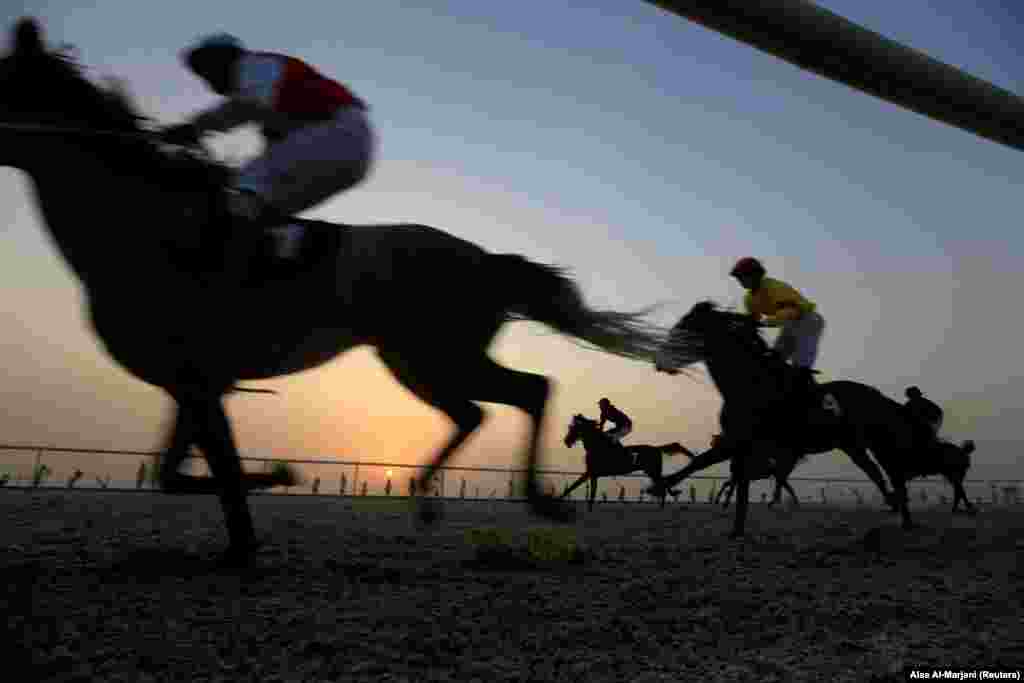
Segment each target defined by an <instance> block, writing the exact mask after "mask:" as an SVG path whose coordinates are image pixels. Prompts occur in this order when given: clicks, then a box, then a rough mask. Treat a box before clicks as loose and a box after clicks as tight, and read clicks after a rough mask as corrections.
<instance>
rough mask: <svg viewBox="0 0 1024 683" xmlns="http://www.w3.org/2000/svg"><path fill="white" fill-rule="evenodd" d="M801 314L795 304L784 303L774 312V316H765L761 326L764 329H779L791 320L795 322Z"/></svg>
mask: <svg viewBox="0 0 1024 683" xmlns="http://www.w3.org/2000/svg"><path fill="white" fill-rule="evenodd" d="M801 315H803V313H802V312H801V310H800V307H799V306H797V305H796V304H795V303H786V304H783V305H782V306H780V307H779V309H778V310H777V311H775V315H766V316H765V317H764V319H763V320H762V321H761V324H762V325H764V326H766V327H781V326H782V325H785V324H786V323H787V322H789V321H791V320H797V319H798V318H799V317H800V316H801Z"/></svg>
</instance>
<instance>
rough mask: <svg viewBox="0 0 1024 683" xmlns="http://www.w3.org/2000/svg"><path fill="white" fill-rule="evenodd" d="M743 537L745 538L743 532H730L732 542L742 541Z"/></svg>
mask: <svg viewBox="0 0 1024 683" xmlns="http://www.w3.org/2000/svg"><path fill="white" fill-rule="evenodd" d="M743 536H744V534H743V532H742V531H730V532H729V540H730V541H738V540H741V539H742V538H743Z"/></svg>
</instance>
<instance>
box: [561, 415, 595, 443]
mask: <svg viewBox="0 0 1024 683" xmlns="http://www.w3.org/2000/svg"><path fill="white" fill-rule="evenodd" d="M587 430H589V431H597V422H596V421H595V420H591V419H590V418H588V417H586V416H584V415H582V414H580V413H577V414H575V415H573V416H572V419H571V420H570V421H569V430H568V432H566V433H565V438H564V439H563V440H564V442H565V446H566V447H568V449H571V447H572V445H573V444H574V443H575V442H577V441H578V440H580V439H581V438H582V437H583V435H584V432H585V431H587Z"/></svg>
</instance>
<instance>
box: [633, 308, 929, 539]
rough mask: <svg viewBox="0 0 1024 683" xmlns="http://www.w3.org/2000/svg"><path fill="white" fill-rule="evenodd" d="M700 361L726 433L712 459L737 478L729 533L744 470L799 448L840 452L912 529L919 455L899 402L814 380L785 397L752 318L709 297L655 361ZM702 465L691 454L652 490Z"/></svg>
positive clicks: (782, 366) (746, 481) (745, 487)
mask: <svg viewBox="0 0 1024 683" xmlns="http://www.w3.org/2000/svg"><path fill="white" fill-rule="evenodd" d="M698 361H703V362H704V363H705V364H706V366H707V368H708V372H709V373H710V375H711V378H712V380H713V381H714V382H715V386H716V387H717V388H718V390H719V391H720V392H721V394H722V397H723V399H724V402H723V406H722V411H721V414H720V416H719V421H720V422H721V424H722V430H723V439H722V444H721V452H720V453H717V454H716V457H719V458H720V460H718V461H719V462H724V461H725V460H731V463H732V473H733V476H734V477H735V479H736V486H737V505H736V517H735V521H734V524H733V529H732V531H731V532H730V536H731V537H733V538H735V537H738V536H742V535H743V532H744V527H745V522H746V516H747V506H748V503H749V496H750V477H751V474H750V472H749V468H750V467H751V463H752V462H754V460H753V459H754V458H755V457H756V458H765V457H774V458H775V459H776V462H777V463H781V466H782V467H783V468H789V470H790V471H791V469H792V467H793V466H795V464H796V463H797V462H798V461H799V460H800V459H801V458H802V457H804V456H805V455H806V454H809V453H823V452H826V451H829V450H832V449H840V450H842V451H844V452H845V453H846V454H847V455H848V456H849V457H850V458H851V459H852V460H853V461H854V463H856V464H857V465H858V466H859V467H860V468H861V469H862V470H863V471H864V472H865V473H866V474H867V475H868V477H869V478H870V479H871V480H872V481H873V482H875V485H877V486H878V488H879V489H880V490H881V491H882V494H883V495H884V496H885V497H886V499H887V500H889V501H890V502H891V503H894V504H895V505H896V506H897V507H898V509H899V512H900V514H901V515H902V518H903V526H904V527H905V528H910V527H911V526H913V522H912V520H911V518H910V510H909V507H908V500H907V488H906V480H907V477H908V476H909V473H910V472H912V471H913V470H914V468H915V467H918V466H919V465H918V463H920V461H921V457H922V453H921V452H920V451H921V448H920V444H919V443H918V442H917V441H916V439H915V432H914V428H913V425H912V424H911V422H910V421H909V418H908V416H907V414H906V412H905V411H904V409H903V406H902V405H900V404H899V403H897V402H895V401H893V400H892V399H890V398H888V397H886V396H885V395H884V394H882V392H880V391H878V390H877V389H875V388H873V387H870V386H867V385H866V384H859V383H856V382H848V381H838V382H828V383H825V384H822V385H819V386H817V387H816V390H815V392H814V395H813V396H812V397H811V399H810V400H809V401H808V402H807V404H806V405H804V406H794V405H787V404H785V400H786V394H785V393H784V389H783V387H784V386H786V384H787V383H788V382H787V380H788V378H787V377H786V375H787V374H789V373H792V372H794V370H793V368H791V367H790V366H789V365H788V364H786V363H784V362H782V361H781V360H780V359H779V358H778V357H777V355H775V354H773V353H772V352H771V350H770V349H769V347H768V345H767V343H766V342H765V341H764V339H763V337H762V336H761V334H760V332H759V329H758V326H757V324H756V323H755V322H754V321H753V319H752V318H750V316H746V315H740V314H737V313H732V312H729V311H722V310H718V309H717V308H716V307H715V305H714V304H712V303H710V302H701V303H698V304H697V305H695V306H694V307H693V308H692V309H691V310H690V311H689V312H688V313H687V314H686V315H684V316H683V317H682V318H681V319H680V320H679V322H678V323H677V324H676V325H675V326H674V327H673V328H672V331H671V333H670V336H669V339H668V340H667V341H666V343H665V345H664V347H663V348H662V349H661V350H660V351H659V353H658V356H657V359H656V361H655V368H656V369H657V370H659V371H666V372H678V368H680V367H682V366H688V365H691V364H693V363H696V362H698ZM868 448H870V450H871V453H872V455H874V456H875V458H877V459H878V461H879V464H881V465H882V467H883V468H884V469H885V472H886V474H888V476H889V480H890V481H891V482H892V486H893V488H894V489H895V494H891V493H889V492H888V490H887V487H886V484H885V479H884V478H883V476H882V473H881V471H880V470H879V469H878V466H876V465H875V463H874V462H872V460H871V458H870V457H869V456H868ZM755 454H756V455H755ZM709 459H710V458H709ZM712 464H713V463H712ZM707 466H708V464H707V462H706V461H704V462H698V459H695V460H694V461H693V462H691V463H690V464H689V465H688V466H687V467H686V468H684V469H683V470H682V471H680V472H677V473H675V474H673V475H670V476H668V477H665V478H663V479H662V481H661V482H660V484H658V485H656V486H654V487H652V492H657V491H658V490H660V489H661V488H665V487H669V486H672V485H674V484H676V483H677V482H679V481H681V480H683V479H684V478H686V477H687V476H689V475H690V474H692V473H693V472H694V471H697V470H699V469H702V468H703V467H707Z"/></svg>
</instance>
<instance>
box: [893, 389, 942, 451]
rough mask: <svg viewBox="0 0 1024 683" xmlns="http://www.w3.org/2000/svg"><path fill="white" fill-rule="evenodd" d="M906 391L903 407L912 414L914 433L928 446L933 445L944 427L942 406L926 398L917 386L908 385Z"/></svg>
mask: <svg viewBox="0 0 1024 683" xmlns="http://www.w3.org/2000/svg"><path fill="white" fill-rule="evenodd" d="M904 393H905V395H906V397H907V402H906V403H904V404H903V407H904V409H905V410H906V412H907V413H908V414H909V415H910V420H911V423H912V424H913V425H914V433H915V435H916V436H917V439H918V440H919V442H920V443H922V444H924V445H925V447H926V448H928V447H931V446H932V445H934V444H935V443H937V442H938V439H939V429H940V428H941V427H942V420H943V418H944V417H945V415H944V414H943V412H942V408H940V407H939V406H938V405H937V404H935V403H934V402H932V401H930V400H929V399H927V398H925V397H924V394H922V393H921V390H920V389H918V388H917V387H907V389H906V391H905V392H904Z"/></svg>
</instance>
